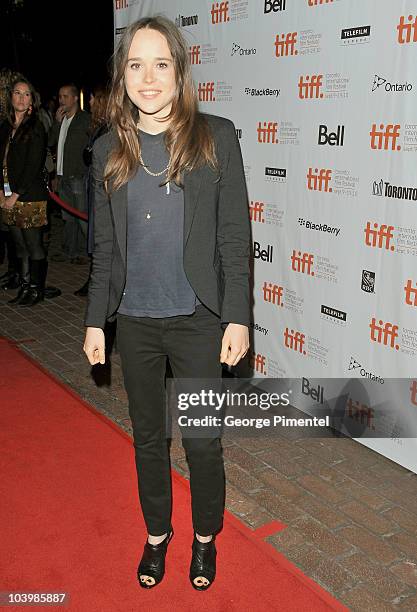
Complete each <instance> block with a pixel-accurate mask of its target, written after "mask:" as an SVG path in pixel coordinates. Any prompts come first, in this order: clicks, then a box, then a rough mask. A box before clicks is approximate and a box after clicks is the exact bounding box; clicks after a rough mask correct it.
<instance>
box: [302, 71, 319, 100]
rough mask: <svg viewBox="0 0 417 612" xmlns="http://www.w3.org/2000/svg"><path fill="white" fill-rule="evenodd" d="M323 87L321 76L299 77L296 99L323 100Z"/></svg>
mask: <svg viewBox="0 0 417 612" xmlns="http://www.w3.org/2000/svg"><path fill="white" fill-rule="evenodd" d="M322 86H323V75H322V74H312V75H311V76H308V75H307V76H305V77H303V76H300V80H299V81H298V97H299V98H300V99H301V100H308V99H311V98H323V96H324V94H323V92H322V91H321V88H322Z"/></svg>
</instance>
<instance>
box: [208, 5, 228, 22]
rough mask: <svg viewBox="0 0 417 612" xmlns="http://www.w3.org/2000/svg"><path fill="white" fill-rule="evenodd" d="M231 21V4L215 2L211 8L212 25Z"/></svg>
mask: <svg viewBox="0 0 417 612" xmlns="http://www.w3.org/2000/svg"><path fill="white" fill-rule="evenodd" d="M227 21H230V17H229V3H228V2H213V4H212V6H211V23H212V24H213V25H215V24H216V23H224V22H227Z"/></svg>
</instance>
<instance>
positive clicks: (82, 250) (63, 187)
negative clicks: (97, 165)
mask: <svg viewBox="0 0 417 612" xmlns="http://www.w3.org/2000/svg"><path fill="white" fill-rule="evenodd" d="M58 179H59V181H58V193H59V197H60V198H61V200H64V202H67V203H68V204H69V205H70V206H72V207H73V208H76V209H77V210H79V211H80V212H84V213H86V212H87V202H86V194H85V176H69V177H64V176H60V177H58ZM62 219H63V221H64V253H65V255H66V256H67V257H68V258H69V259H74V258H75V257H79V256H82V257H85V256H86V255H87V221H84V220H83V219H80V218H79V217H77V216H76V215H72V214H71V213H69V212H67V211H66V210H62Z"/></svg>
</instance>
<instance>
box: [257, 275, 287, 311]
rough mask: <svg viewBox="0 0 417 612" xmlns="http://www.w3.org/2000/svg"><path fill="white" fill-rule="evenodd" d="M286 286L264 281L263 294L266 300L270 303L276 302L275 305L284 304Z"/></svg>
mask: <svg viewBox="0 0 417 612" xmlns="http://www.w3.org/2000/svg"><path fill="white" fill-rule="evenodd" d="M283 292H284V287H281V285H275V284H274V283H268V282H267V281H264V284H263V287H262V295H263V299H264V302H268V303H269V304H275V306H284V300H283V297H282V296H283Z"/></svg>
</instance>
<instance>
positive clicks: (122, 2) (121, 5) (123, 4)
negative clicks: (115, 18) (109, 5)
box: [114, 0, 128, 11]
mask: <svg viewBox="0 0 417 612" xmlns="http://www.w3.org/2000/svg"><path fill="white" fill-rule="evenodd" d="M114 6H115V9H116V11H120V9H126V8H127V7H128V4H127V0H114Z"/></svg>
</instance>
